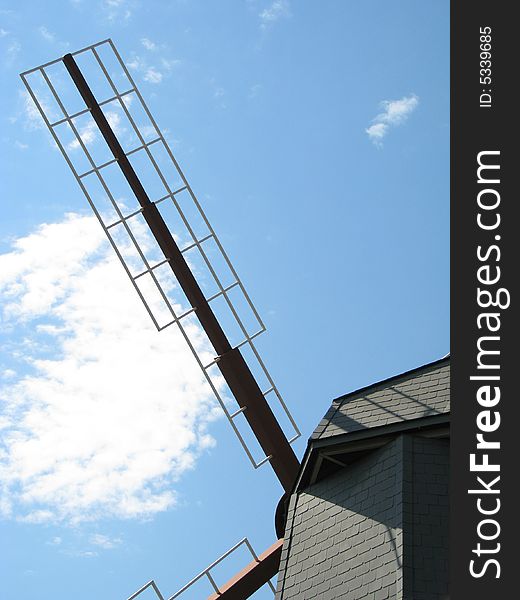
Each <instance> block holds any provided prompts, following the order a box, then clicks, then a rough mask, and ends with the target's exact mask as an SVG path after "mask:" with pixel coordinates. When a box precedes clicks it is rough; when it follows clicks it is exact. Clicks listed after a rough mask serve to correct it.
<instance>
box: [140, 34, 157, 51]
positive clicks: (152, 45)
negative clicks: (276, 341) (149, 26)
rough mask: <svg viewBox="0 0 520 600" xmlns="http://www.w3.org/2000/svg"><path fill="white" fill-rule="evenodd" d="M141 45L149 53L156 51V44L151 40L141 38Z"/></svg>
mask: <svg viewBox="0 0 520 600" xmlns="http://www.w3.org/2000/svg"><path fill="white" fill-rule="evenodd" d="M141 44H142V45H143V46H144V47H145V48H146V49H147V50H150V51H152V52H153V51H154V50H157V44H156V43H155V42H152V40H150V39H148V38H145V37H144V38H141Z"/></svg>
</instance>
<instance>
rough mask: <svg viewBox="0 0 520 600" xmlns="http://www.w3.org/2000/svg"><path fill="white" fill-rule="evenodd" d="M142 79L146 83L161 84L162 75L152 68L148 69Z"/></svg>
mask: <svg viewBox="0 0 520 600" xmlns="http://www.w3.org/2000/svg"><path fill="white" fill-rule="evenodd" d="M143 79H144V80H145V81H148V83H161V81H162V79H163V74H162V73H161V72H160V71H158V70H157V69H155V68H154V67H148V69H146V72H145V74H144V75H143Z"/></svg>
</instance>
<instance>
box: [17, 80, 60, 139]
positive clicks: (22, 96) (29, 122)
mask: <svg viewBox="0 0 520 600" xmlns="http://www.w3.org/2000/svg"><path fill="white" fill-rule="evenodd" d="M18 94H19V96H18V97H19V101H20V104H21V110H19V112H18V113H17V115H16V116H13V118H12V122H13V123H16V122H17V121H18V119H19V118H22V123H23V127H24V129H26V130H27V131H34V130H35V129H43V127H44V123H43V120H42V117H41V115H40V113H39V111H38V109H37V108H36V105H35V104H34V102H33V99H32V98H31V96H30V94H29V92H27V91H25V90H23V91H22V90H20V91H19V92H18ZM39 101H40V104H41V105H42V108H43V109H44V110H45V112H46V113H47V114H49V113H50V112H51V111H50V110H49V107H48V106H47V105H46V103H45V101H44V100H43V99H41V98H40V99H39Z"/></svg>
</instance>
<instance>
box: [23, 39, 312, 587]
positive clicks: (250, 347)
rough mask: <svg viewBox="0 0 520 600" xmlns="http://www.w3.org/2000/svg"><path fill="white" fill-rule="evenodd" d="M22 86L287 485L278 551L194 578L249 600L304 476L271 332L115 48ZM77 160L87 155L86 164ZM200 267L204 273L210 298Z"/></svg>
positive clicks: (137, 280)
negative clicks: (201, 339) (228, 575)
mask: <svg viewBox="0 0 520 600" xmlns="http://www.w3.org/2000/svg"><path fill="white" fill-rule="evenodd" d="M21 78H22V80H23V83H24V85H25V87H26V89H27V92H28V94H29V95H30V97H31V98H32V100H33V101H34V103H35V105H36V107H37V109H38V111H39V112H40V114H41V116H42V118H43V120H44V122H45V124H46V126H47V128H48V129H49V131H50V133H51V135H52V137H53V139H54V141H55V143H56V145H57V146H58V148H59V149H60V151H61V153H62V154H63V156H64V158H65V160H66V162H67V164H68V165H69V167H70V169H71V171H72V173H73V175H74V177H75V179H76V181H77V182H78V184H79V186H80V188H81V189H82V191H83V193H84V194H85V196H86V198H87V200H88V202H89V204H90V206H91V208H92V210H93V211H94V213H95V215H96V217H97V218H98V220H99V222H100V224H101V226H102V228H103V230H104V231H105V233H106V235H107V237H108V239H109V241H110V244H111V245H112V247H113V249H114V251H115V253H116V254H117V256H118V258H119V259H120V261H121V263H122V266H123V268H124V269H125V271H126V273H127V274H128V276H129V278H130V280H131V282H132V284H133V286H134V288H135V290H136V292H137V294H138V295H139V297H140V299H141V300H142V302H143V304H144V306H145V309H146V310H147V312H148V314H149V315H150V317H151V319H152V321H153V323H154V325H155V326H156V328H157V330H158V331H161V330H163V329H165V328H166V327H169V326H171V325H176V326H177V327H178V328H179V331H180V333H181V335H182V336H183V337H184V339H185V341H186V343H187V346H188V347H189V349H190V350H191V352H192V353H193V355H194V358H195V360H196V361H197V363H198V364H199V366H200V368H201V369H202V371H203V373H204V376H205V377H206V379H207V382H208V384H209V386H210V387H211V389H212V390H213V392H214V394H215V396H216V398H217V400H218V402H219V404H220V406H221V407H222V410H223V411H224V414H225V416H226V418H227V420H228V421H229V423H230V425H231V427H232V429H233V430H234V432H235V434H236V435H237V437H238V440H239V442H240V444H241V446H242V447H243V449H244V451H245V453H246V455H247V457H248V458H249V460H250V461H251V463H252V465H253V466H254V468H258V467H260V466H262V465H264V464H267V463H269V464H270V465H271V467H272V469H273V470H274V472H275V474H276V476H277V478H278V480H279V481H280V484H281V485H282V488H283V490H284V495H283V496H282V499H281V501H280V503H279V505H278V508H277V511H276V518H275V523H276V531H277V535H278V538H279V539H278V540H277V541H275V543H274V544H273V545H272V546H271V547H270V548H269V549H267V550H266V551H265V552H264V553H262V554H261V555H260V556H257V555H256V554H255V553H254V551H253V549H252V547H251V545H250V544H249V542H248V541H247V539H244V540H242V542H240V543H239V544H237V545H236V546H235V547H233V548H232V549H231V550H229V551H228V552H227V553H226V554H225V555H224V556H222V557H221V558H220V559H218V560H217V561H215V562H214V563H213V565H210V567H208V568H207V569H206V570H205V571H203V572H202V573H201V574H200V575H199V576H198V577H197V578H195V580H197V579H199V578H200V577H203V576H205V577H207V578H208V579H209V581H210V583H211V585H212V586H213V588H214V590H215V595H214V597H215V598H236V599H239V598H247V597H249V596H250V595H251V594H253V593H254V592H255V591H256V590H258V589H259V588H260V587H262V586H263V585H264V584H266V583H269V584H270V579H271V578H272V577H273V576H274V575H275V574H276V572H277V570H278V565H279V562H280V555H281V549H282V541H283V540H282V539H281V538H282V537H283V529H284V511H285V498H286V497H287V495H288V494H290V491H291V489H292V486H293V484H294V482H295V480H296V477H297V474H298V471H299V468H300V463H299V461H298V459H297V457H296V455H295V453H294V451H293V449H292V446H291V443H292V442H293V441H294V440H296V439H297V438H298V437H299V435H300V432H299V430H298V427H297V425H296V423H295V422H294V419H293V418H292V416H291V414H290V412H289V411H288V409H287V406H286V405H285V403H284V401H283V399H282V396H281V395H280V393H279V391H278V389H277V387H276V385H275V383H274V382H273V380H272V378H271V376H270V374H269V372H268V370H267V369H266V367H265V365H264V362H263V361H262V358H261V357H260V354H259V353H258V350H257V349H256V346H255V344H254V339H255V338H256V337H257V336H258V335H260V334H261V333H262V332H263V331H265V326H264V324H263V322H262V320H261V318H260V316H259V315H258V312H257V310H256V308H255V307H254V305H253V303H252V301H251V299H250V297H249V295H248V294H247V292H246V290H245V288H244V285H243V284H242V281H241V280H240V278H239V277H238V275H237V273H236V270H235V269H234V267H233V266H232V264H231V262H230V260H229V258H228V256H227V254H226V253H225V251H224V249H223V247H222V244H221V243H220V241H219V239H218V237H217V235H216V234H215V231H214V230H213V228H212V227H211V225H210V223H209V221H208V219H207V218H206V215H205V214H204V211H203V210H202V208H201V206H200V204H199V202H198V200H197V198H196V196H195V194H194V192H193V190H192V188H191V187H190V185H189V183H188V181H187V180H186V178H185V176H184V174H183V173H182V171H181V169H180V167H179V165H178V163H177V161H176V160H175V158H174V156H173V153H172V152H171V149H170V147H169V145H168V143H167V141H166V139H165V137H164V135H163V134H162V133H161V131H160V130H159V128H158V126H157V124H156V122H155V120H154V118H153V117H152V115H151V113H150V111H149V109H148V107H147V106H146V104H145V102H144V100H143V97H142V95H141V93H140V92H139V90H138V88H137V86H136V84H135V82H134V81H133V79H132V77H131V75H130V73H129V71H128V69H127V67H126V65H125V63H124V62H123V60H122V59H121V56H120V54H119V53H118V51H117V49H116V48H115V46H114V44H113V42H112V40H110V39H107V40H104V41H101V42H98V43H96V44H93V45H91V46H87V47H85V48H82V49H81V50H78V51H76V52H74V53H71V54H67V55H65V56H64V57H62V58H58V59H56V60H53V61H51V62H48V63H45V64H43V65H40V66H38V67H35V68H33V69H30V70H29V71H25V72H24V73H22V74H21ZM116 117H117V118H116ZM122 119H124V121H125V127H122V126H121V120H122ZM118 130H119V134H118ZM122 130H123V131H125V135H124V136H122V135H121V131H122ZM86 132H88V134H89V135H90V136H92V135H98V136H100V137H101V139H102V140H104V142H105V143H104V144H103V145H102V146H103V149H102V151H101V152H97V153H96V154H94V152H93V151H92V149H90V148H89V147H88V146H89V144H88V139H87V135H86ZM123 137H124V139H123ZM73 149H74V150H76V151H77V150H81V152H80V154H79V157H80V158H78V154H77V153H74V152H73V151H72V150H73ZM122 189H124V190H125V192H124V194H123V197H124V201H123V200H121V197H122V196H121V190H122ZM132 204H133V206H132ZM172 222H173V225H171V223H172ZM143 232H144V233H143ZM143 236H144V238H143ZM143 239H145V240H146V243H144V242H143ZM150 246H151V247H152V250H150ZM195 264H198V265H200V266H201V267H202V268H203V269H205V271H206V272H207V273H208V279H209V280H211V282H212V286H213V289H212V290H211V291H208V289H206V288H207V287H208V286H207V280H204V281H202V280H201V276H200V273H199V271H198V270H197V269H196V268H194V265H195ZM223 271H225V272H226V273H227V280H225V278H224V276H223V275H222V273H223ZM180 298H182V301H181V300H180ZM244 315H245V316H244ZM195 320H196V321H197V322H198V324H199V326H200V327H202V330H203V332H204V334H205V338H206V347H209V348H211V350H212V353H213V358H212V359H211V360H209V361H208V360H207V352H202V351H201V349H200V344H197V343H196V342H194V340H193V338H192V336H191V335H190V331H191V328H190V327H189V326H187V325H186V324H187V323H188V324H190V323H193V322H194V321H195ZM252 323H253V324H254V327H253V326H252ZM237 332H238V336H237ZM264 382H266V384H265V385H266V387H265V388H262V387H261V385H262V384H264ZM223 383H224V385H223ZM223 387H224V388H225V389H227V393H222V392H221V390H222V388H223ZM231 398H232V399H234V403H235V406H234V408H232V407H231V403H230V399H231ZM269 400H271V402H269ZM275 413H276V415H275ZM282 418H283V419H284V422H285V427H283V426H282V424H281V419H282ZM245 425H247V427H249V431H250V432H252V434H253V437H252V439H253V440H256V447H257V450H256V451H255V450H254V449H252V448H251V444H250V443H248V441H247V440H246V438H247V435H246V434H244V426H245ZM287 428H289V430H290V431H291V433H292V435H288V434H287V433H286V429H287ZM246 431H247V429H246ZM258 449H260V451H261V457H260V458H258ZM241 545H246V546H247V548H248V549H249V551H250V552H251V554H252V558H253V560H252V562H251V564H250V565H248V567H246V568H245V569H244V570H243V571H242V572H241V573H239V574H238V575H237V576H236V577H235V578H234V579H233V580H231V581H229V582H228V583H227V584H226V585H225V586H224V587H220V588H219V587H218V586H217V584H216V583H215V581H214V579H213V577H212V576H211V569H212V568H213V567H214V566H216V564H218V563H219V562H220V561H221V560H223V559H224V558H225V557H227V556H228V555H229V554H230V553H231V552H232V551H234V550H235V549H236V548H238V547H239V546H241ZM195 580H193V581H192V582H190V584H188V585H187V586H185V587H184V588H182V589H181V590H179V592H177V594H175V595H174V596H172V597H171V598H176V597H178V596H179V595H180V594H181V593H182V592H183V591H184V590H185V589H187V588H188V587H189V585H191V583H193V582H194V581H195ZM271 587H272V586H271ZM147 588H152V589H153V590H154V591H155V593H156V595H157V596H158V597H159V598H161V599H162V598H163V596H162V595H161V592H160V591H159V589H158V588H157V586H156V584H155V583H154V582H153V581H151V582H149V583H148V584H146V586H144V587H143V588H142V589H141V590H138V591H137V592H136V593H135V594H134V595H133V596H132V597H131V598H137V596H138V595H139V594H140V593H141V592H142V591H144V590H145V589H147Z"/></svg>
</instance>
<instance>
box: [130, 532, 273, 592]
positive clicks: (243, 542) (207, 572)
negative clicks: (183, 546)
mask: <svg viewBox="0 0 520 600" xmlns="http://www.w3.org/2000/svg"><path fill="white" fill-rule="evenodd" d="M241 547H246V548H247V550H249V553H250V554H251V557H252V558H253V560H255V561H256V562H259V559H258V556H257V554H256V552H255V551H254V549H253V546H252V545H251V543H250V542H249V540H248V539H247V538H243V539H242V540H240V541H239V542H237V543H236V544H235V545H234V546H233V547H232V548H230V549H229V550H228V551H227V552H224V554H222V556H220V557H219V558H217V560H215V561H213V562H212V563H211V564H210V565H209V566H208V567H206V568H205V569H204V570H203V571H201V572H200V573H199V574H198V575H196V576H195V577H194V578H193V579H192V580H191V581H189V582H188V583H187V584H186V585H184V586H182V588H181V589H180V590H178V591H177V592H175V594H173V596H170V597H169V598H167V600H175V599H176V598H180V597H181V596H182V595H183V594H184V593H185V592H187V591H189V590H190V588H192V587H193V586H194V585H195V584H196V583H197V582H199V581H201V580H202V579H204V578H206V579H207V581H208V582H209V584H210V585H211V587H212V588H213V590H214V592H215V593H216V594H220V593H221V590H220V588H219V586H218V584H217V583H216V581H215V577H214V576H213V575H212V574H211V571H212V570H213V569H215V567H217V565H219V564H220V563H221V562H222V561H224V560H225V559H226V558H228V557H229V556H230V555H231V554H233V553H234V552H236V551H237V550H238V549H239V548H241ZM266 585H268V586H269V587H270V588H271V591H272V592H273V594H275V593H276V589H275V587H274V585H273V583H272V581H270V580H269V581H267V582H266ZM149 589H153V591H154V592H155V594H156V595H157V597H158V598H159V600H165V599H164V597H163V595H162V594H161V592H160V591H159V588H158V587H157V585H156V583H155V581H154V580H153V579H152V580H151V581H149V582H148V583H146V584H145V585H143V587H141V588H139V589H138V590H137V591H136V592H134V593H133V594H132V595H131V596H130V597H129V598H128V599H127V600H135V598H138V597H139V596H140V595H141V594H143V593H144V592H146V591H147V590H149Z"/></svg>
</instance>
